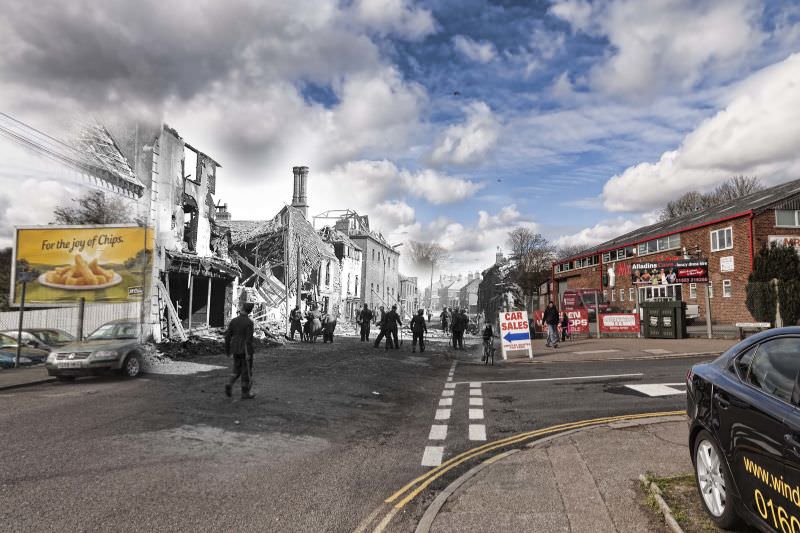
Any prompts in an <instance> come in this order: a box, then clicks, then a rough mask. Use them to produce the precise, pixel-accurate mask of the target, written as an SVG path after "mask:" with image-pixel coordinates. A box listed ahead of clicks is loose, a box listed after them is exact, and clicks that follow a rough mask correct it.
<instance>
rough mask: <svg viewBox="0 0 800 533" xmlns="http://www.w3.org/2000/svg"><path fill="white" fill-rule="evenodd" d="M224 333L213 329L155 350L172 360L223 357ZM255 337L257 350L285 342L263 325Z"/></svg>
mask: <svg viewBox="0 0 800 533" xmlns="http://www.w3.org/2000/svg"><path fill="white" fill-rule="evenodd" d="M224 332H225V330H224V329H222V328H211V329H209V330H208V331H207V332H205V333H202V334H199V335H190V336H189V338H188V339H187V340H186V342H162V343H160V344H157V345H156V346H155V348H156V349H157V350H158V352H159V353H160V354H161V355H162V356H166V357H167V358H169V359H171V360H191V359H195V358H198V357H206V356H209V355H221V354H224V353H225V337H224V336H223V334H224ZM253 337H254V340H253V344H254V346H255V349H256V350H259V349H263V348H273V347H275V346H282V345H283V340H282V339H280V338H279V337H277V336H275V335H273V334H272V333H271V332H270V331H269V330H268V329H267V328H266V327H265V326H263V325H258V324H257V325H256V328H255V331H254V333H253Z"/></svg>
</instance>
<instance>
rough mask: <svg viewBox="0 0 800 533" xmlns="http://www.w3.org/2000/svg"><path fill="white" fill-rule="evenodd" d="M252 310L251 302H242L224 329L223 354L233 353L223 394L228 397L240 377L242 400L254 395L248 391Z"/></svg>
mask: <svg viewBox="0 0 800 533" xmlns="http://www.w3.org/2000/svg"><path fill="white" fill-rule="evenodd" d="M252 310H253V304H252V302H246V303H244V304H242V307H241V309H239V316H237V317H236V318H234V319H233V320H231V322H230V324H228V329H227V330H225V354H226V355H227V356H228V357H230V356H231V352H232V353H233V372H232V373H231V379H230V381H229V382H228V384H227V385H225V395H226V396H228V397H230V396H231V391H232V389H233V384H234V383H236V380H238V379H239V377H241V378H242V400H252V399H253V398H255V397H256V395H255V394H252V393H251V392H250V386H251V385H252V379H251V378H252V375H253V351H254V350H253V321H252V320H250V317H249V316H248V315H249V314H250V312H251V311H252Z"/></svg>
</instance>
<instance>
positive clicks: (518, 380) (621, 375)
mask: <svg viewBox="0 0 800 533" xmlns="http://www.w3.org/2000/svg"><path fill="white" fill-rule="evenodd" d="M642 376H644V374H642V373H641V372H639V373H636V374H605V375H602V376H572V377H568V378H539V379H509V380H495V381H481V382H480V383H538V382H542V381H571V380H579V379H611V378H640V377H642ZM467 383H473V382H471V381H456V382H454V383H453V385H454V386H455V385H466V384H467ZM473 390H475V389H473ZM473 390H470V393H472V392H473Z"/></svg>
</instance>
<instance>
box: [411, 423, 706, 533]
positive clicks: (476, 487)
mask: <svg viewBox="0 0 800 533" xmlns="http://www.w3.org/2000/svg"><path fill="white" fill-rule="evenodd" d="M687 439H688V427H687V424H686V420H685V418H683V417H670V418H668V419H663V418H662V419H658V418H650V419H642V420H637V421H631V422H617V423H610V424H606V425H602V426H596V427H593V428H590V429H585V430H580V431H577V432H574V433H571V434H569V435H564V436H561V437H556V438H555V439H552V440H550V441H547V442H542V443H539V444H537V443H533V444H532V445H530V446H529V447H528V448H526V449H524V450H522V451H520V452H517V453H514V454H513V455H509V456H507V457H505V458H503V459H500V460H498V461H496V462H494V463H492V464H490V465H488V466H486V467H485V468H483V469H482V470H480V471H479V472H478V473H477V474H476V475H475V476H474V477H472V478H470V479H469V480H468V481H466V482H465V483H464V484H463V485H461V486H460V487H459V488H458V489H456V490H455V492H454V493H453V494H452V495H451V496H450V497H449V498H448V499H447V501H446V503H445V504H444V505H443V506H442V507H441V509H440V510H439V511H438V513H436V514H435V517H434V515H433V509H434V507H433V506H432V507H431V508H429V511H428V513H427V516H426V517H423V521H422V522H420V527H419V528H418V529H417V532H418V533H420V532H424V531H427V530H428V529H426V528H425V526H424V525H425V524H426V523H427V524H430V526H431V527H430V529H429V531H433V532H436V533H444V532H459V533H463V532H470V531H475V532H482V531H564V532H587V533H588V532H592V533H595V532H598V531H604V532H605V531H624V532H629V531H633V532H637V531H641V532H642V533H646V532H651V531H666V529H665V526H664V525H663V524H662V523H660V522H657V521H654V520H653V519H652V518H651V517H650V515H649V514H648V513H647V511H646V509H645V507H644V503H643V502H644V496H643V493H642V492H641V490H640V489H639V487H638V484H639V481H638V476H639V474H643V473H647V472H651V473H654V474H656V475H658V476H673V475H678V474H685V473H687V472H691V471H692V465H691V461H690V459H689V451H688V444H687ZM445 492H446V491H445ZM431 519H432V522H431V521H430V520H431Z"/></svg>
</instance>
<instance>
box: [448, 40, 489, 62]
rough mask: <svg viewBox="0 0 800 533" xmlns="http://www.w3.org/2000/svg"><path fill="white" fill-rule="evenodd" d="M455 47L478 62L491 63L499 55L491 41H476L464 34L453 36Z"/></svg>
mask: <svg viewBox="0 0 800 533" xmlns="http://www.w3.org/2000/svg"><path fill="white" fill-rule="evenodd" d="M453 46H454V47H455V49H456V50H457V51H459V52H461V53H462V54H464V56H466V57H467V58H469V59H471V60H472V61H475V62H477V63H489V62H490V61H492V60H493V59H494V58H495V57H497V48H495V46H494V44H493V43H491V42H489V41H475V40H473V39H470V38H469V37H466V36H464V35H456V36H455V37H453Z"/></svg>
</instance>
